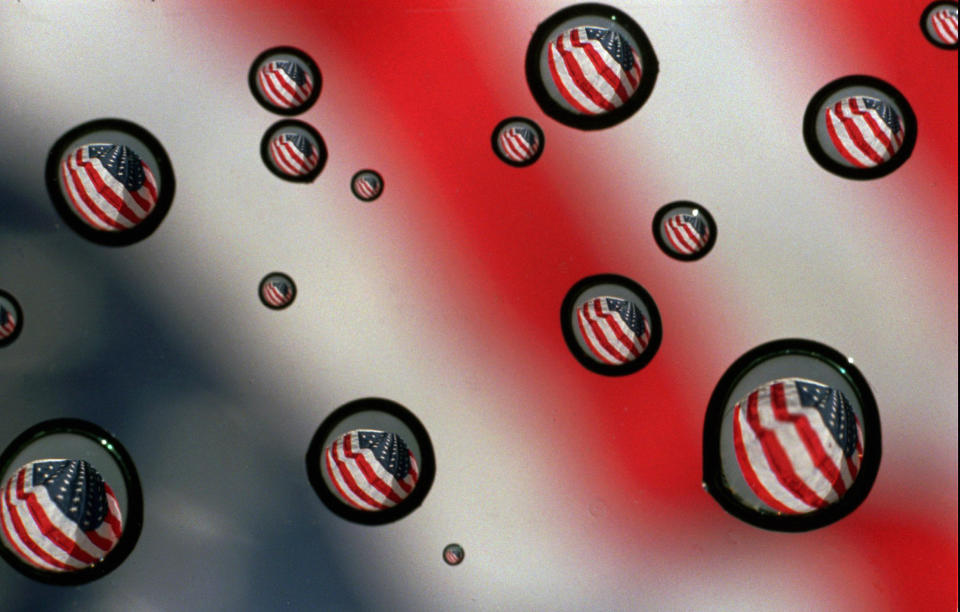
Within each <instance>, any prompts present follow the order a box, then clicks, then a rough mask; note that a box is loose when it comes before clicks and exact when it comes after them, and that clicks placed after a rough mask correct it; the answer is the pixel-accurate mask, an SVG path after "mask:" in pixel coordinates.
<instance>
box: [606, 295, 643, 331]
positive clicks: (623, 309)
mask: <svg viewBox="0 0 960 612" xmlns="http://www.w3.org/2000/svg"><path fill="white" fill-rule="evenodd" d="M607 308H609V309H610V310H612V311H615V312H618V313H620V318H622V319H623V322H624V323H626V324H627V327H629V328H630V330H631V331H633V333H635V334H637V335H638V336H642V335H643V315H642V314H641V313H640V309H639V308H637V307H636V305H635V304H634V303H633V302H628V301H627V300H621V299H617V298H607Z"/></svg>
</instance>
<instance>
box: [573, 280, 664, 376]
mask: <svg viewBox="0 0 960 612" xmlns="http://www.w3.org/2000/svg"><path fill="white" fill-rule="evenodd" d="M577 321H578V323H579V324H580V333H581V335H582V336H583V339H584V341H585V342H586V344H587V346H588V347H590V351H591V352H592V353H593V355H594V356H595V357H596V358H597V359H599V360H600V361H601V362H603V363H608V364H613V365H621V364H624V363H627V362H630V361H633V360H634V359H636V358H637V357H639V356H640V353H642V352H643V350H644V349H645V348H647V344H648V343H649V342H650V325H649V324H648V323H647V320H646V318H645V317H644V316H643V314H641V313H640V309H639V308H637V306H636V304H634V303H633V302H629V301H627V300H623V299H620V298H615V297H606V296H605V297H597V298H591V299H589V300H587V301H586V302H585V303H583V304H582V305H581V306H580V307H579V308H578V309H577Z"/></svg>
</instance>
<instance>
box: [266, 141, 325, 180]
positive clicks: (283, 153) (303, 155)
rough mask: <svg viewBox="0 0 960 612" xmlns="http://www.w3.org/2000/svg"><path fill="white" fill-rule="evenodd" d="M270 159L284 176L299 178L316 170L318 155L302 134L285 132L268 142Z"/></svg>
mask: <svg viewBox="0 0 960 612" xmlns="http://www.w3.org/2000/svg"><path fill="white" fill-rule="evenodd" d="M270 159H272V160H273V163H274V165H275V166H276V167H277V169H279V170H280V171H281V172H283V173H284V174H288V175H290V176H299V175H302V174H307V173H309V172H310V171H311V170H313V169H314V168H316V166H317V161H318V160H319V159H320V154H319V152H318V151H317V148H316V147H314V146H313V143H312V142H310V139H308V138H307V137H306V136H304V135H303V134H297V133H294V132H286V133H283V134H279V135H278V136H276V137H274V138H273V140H271V141H270Z"/></svg>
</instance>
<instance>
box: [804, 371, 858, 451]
mask: <svg viewBox="0 0 960 612" xmlns="http://www.w3.org/2000/svg"><path fill="white" fill-rule="evenodd" d="M797 391H798V392H799V393H800V405H801V406H803V407H804V408H816V409H817V412H819V413H820V417H821V418H822V419H823V424H824V425H826V426H827V429H829V430H830V434H831V435H832V436H833V439H834V441H835V442H836V443H837V445H838V446H840V448H842V449H843V454H844V455H846V456H847V457H852V456H853V454H854V453H855V452H856V451H857V419H856V417H855V416H854V414H853V409H852V408H851V407H850V402H849V401H847V398H846V397H845V396H844V395H843V393H841V392H840V391H837V390H836V389H833V388H831V387H827V386H824V385H820V384H817V383H812V382H807V381H799V380H798V381H797Z"/></svg>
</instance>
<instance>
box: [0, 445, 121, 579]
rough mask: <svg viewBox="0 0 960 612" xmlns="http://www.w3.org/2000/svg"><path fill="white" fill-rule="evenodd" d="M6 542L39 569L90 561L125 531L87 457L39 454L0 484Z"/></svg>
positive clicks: (81, 565) (106, 487)
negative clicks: (40, 455) (65, 457)
mask: <svg viewBox="0 0 960 612" xmlns="http://www.w3.org/2000/svg"><path fill="white" fill-rule="evenodd" d="M0 510H2V514H0V527H2V529H3V540H4V543H5V544H6V545H7V547H8V548H10V549H11V550H12V551H13V552H14V553H16V554H17V556H19V557H20V558H21V559H23V560H24V561H26V562H27V563H29V564H30V565H33V566H34V567H38V568H40V569H43V570H48V571H51V572H69V571H74V570H78V569H83V568H85V567H89V566H91V565H93V564H95V563H97V562H98V561H100V560H101V559H103V557H104V556H105V555H106V554H107V553H108V552H110V551H111V550H112V549H113V547H114V546H115V545H116V543H117V540H119V539H120V535H121V534H122V532H123V526H122V524H121V516H120V504H119V503H117V498H116V496H115V495H114V493H113V491H112V490H111V489H110V486H109V485H108V484H107V483H105V482H103V479H102V478H101V477H100V474H98V473H97V471H96V470H95V469H94V468H93V467H92V466H91V465H90V464H89V463H87V462H86V461H83V460H76V459H74V460H69V459H41V460H39V461H34V462H32V463H28V464H27V465H25V466H23V467H22V468H20V469H19V470H18V471H17V472H16V473H15V474H14V475H13V476H11V477H10V480H8V481H7V484H6V486H5V487H4V489H3V500H2V502H0Z"/></svg>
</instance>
